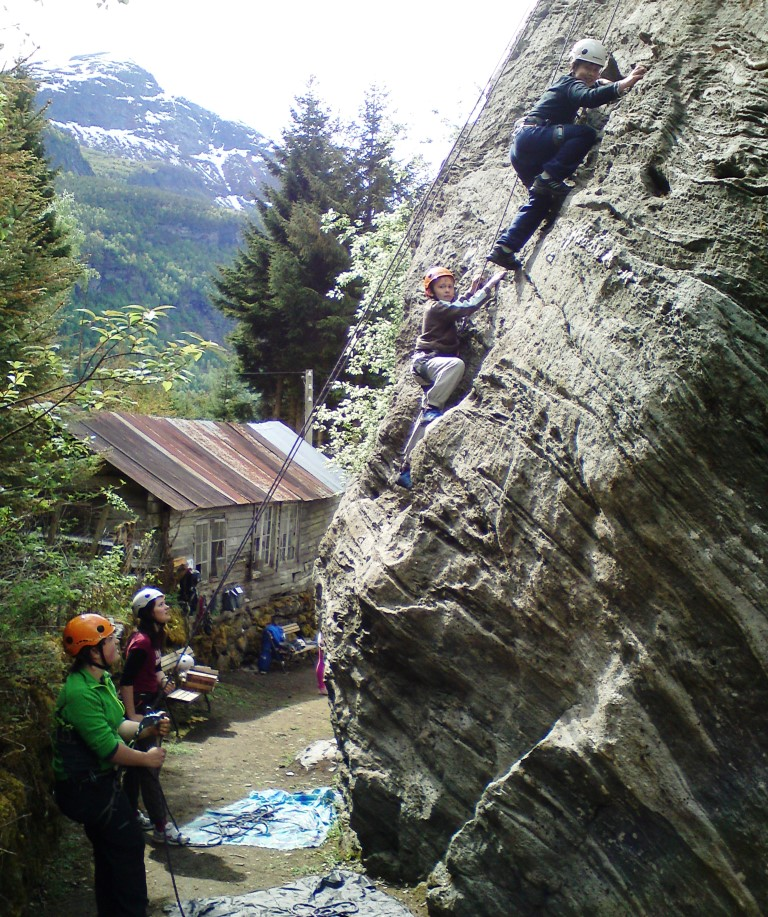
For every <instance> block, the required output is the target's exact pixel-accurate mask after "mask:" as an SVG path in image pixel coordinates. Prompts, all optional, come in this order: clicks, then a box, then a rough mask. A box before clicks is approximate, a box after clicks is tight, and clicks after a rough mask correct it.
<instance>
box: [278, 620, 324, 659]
mask: <svg viewBox="0 0 768 917" xmlns="http://www.w3.org/2000/svg"><path fill="white" fill-rule="evenodd" d="M280 627H282V629H283V633H284V634H285V640H286V644H288V645H287V646H285V647H284V652H282V653H281V654H280V657H279V662H280V665H281V666H282V668H283V670H285V666H286V663H289V662H296V661H298V660H299V659H301V658H303V657H304V656H305V655H306V654H307V653H316V652H317V648H318V647H317V641H316V640H308V639H307V638H306V637H304V636H303V635H302V633H301V628H300V627H299V625H298V624H296V623H291V624H281V625H280ZM298 639H301V641H302V644H303V645H299V646H297V645H296V641H297V640H298Z"/></svg>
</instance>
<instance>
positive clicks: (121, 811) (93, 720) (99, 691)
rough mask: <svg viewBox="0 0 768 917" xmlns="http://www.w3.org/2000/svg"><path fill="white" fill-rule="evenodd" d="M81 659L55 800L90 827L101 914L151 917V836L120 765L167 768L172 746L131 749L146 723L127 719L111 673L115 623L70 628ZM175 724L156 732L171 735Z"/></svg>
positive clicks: (59, 750)
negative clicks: (147, 843) (147, 846)
mask: <svg viewBox="0 0 768 917" xmlns="http://www.w3.org/2000/svg"><path fill="white" fill-rule="evenodd" d="M63 638H64V651H65V652H66V653H67V655H69V656H71V657H72V658H73V660H74V662H73V664H72V669H71V671H70V673H69V675H68V676H67V678H66V681H65V682H64V685H63V687H62V689H61V692H60V693H59V697H58V700H57V702H56V710H55V715H54V724H55V731H54V737H53V738H54V741H53V771H54V775H55V778H56V784H55V787H54V796H55V799H56V802H57V804H58V806H59V808H60V809H61V811H62V812H63V813H64V815H66V816H67V817H68V818H71V819H72V820H73V821H76V822H78V823H79V824H81V825H83V827H84V828H85V833H86V836H87V837H88V840H89V841H90V842H91V844H92V846H93V857H94V864H95V891H96V907H97V915H98V917H146V914H147V878H146V872H145V869H144V837H143V833H142V830H141V827H140V826H139V823H138V821H137V820H136V812H135V809H134V808H133V807H132V806H131V805H129V803H128V799H127V797H126V795H125V793H124V792H123V789H122V787H121V785H120V782H119V780H118V770H117V768H119V767H155V768H157V767H160V765H161V764H162V763H163V760H164V759H165V749H163V748H160V747H154V748H151V749H149V751H137V750H136V749H133V748H130V747H129V746H128V745H127V744H126V742H127V741H130V740H131V739H132V738H133V737H134V736H135V735H136V733H137V731H138V730H139V726H140V724H139V723H137V722H131V721H130V720H126V718H125V708H124V707H123V704H122V703H121V701H120V700H119V698H118V696H117V691H116V690H115V685H114V683H113V682H112V678H111V677H110V674H109V669H110V668H111V666H113V665H114V664H115V662H116V661H117V659H118V658H119V655H120V647H119V644H118V642H117V638H116V634H115V626H114V624H112V623H111V622H110V621H108V620H107V619H106V618H105V617H102V615H99V614H82V615H78V616H77V617H76V618H73V619H72V620H71V621H69V622H68V623H67V625H66V627H65V628H64V634H63ZM168 727H169V723H168V721H167V720H162V721H161V722H160V724H159V725H156V726H152V727H150V728H149V729H146V730H144V734H145V735H146V734H149V732H150V729H156V730H158V731H159V733H160V734H161V735H166V734H167V733H168Z"/></svg>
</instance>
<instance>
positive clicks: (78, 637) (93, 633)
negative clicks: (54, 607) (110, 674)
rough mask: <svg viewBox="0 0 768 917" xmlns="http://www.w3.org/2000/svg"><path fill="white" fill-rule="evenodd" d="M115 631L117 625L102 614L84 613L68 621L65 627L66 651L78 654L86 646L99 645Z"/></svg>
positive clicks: (70, 653) (74, 654)
mask: <svg viewBox="0 0 768 917" xmlns="http://www.w3.org/2000/svg"><path fill="white" fill-rule="evenodd" d="M114 632H115V625H114V624H113V623H112V622H111V621H108V620H107V619H106V618H105V617H103V616H102V615H97V614H90V613H89V614H84V615H78V616H77V617H76V618H72V620H71V621H67V623H66V625H65V627H64V633H63V635H62V636H63V640H64V652H65V653H66V654H67V655H68V656H77V654H78V653H79V652H80V650H81V649H82V648H83V647H84V646H98V645H99V644H100V643H101V641H102V640H104V639H105V638H106V637H108V636H109V635H110V634H113V633H114Z"/></svg>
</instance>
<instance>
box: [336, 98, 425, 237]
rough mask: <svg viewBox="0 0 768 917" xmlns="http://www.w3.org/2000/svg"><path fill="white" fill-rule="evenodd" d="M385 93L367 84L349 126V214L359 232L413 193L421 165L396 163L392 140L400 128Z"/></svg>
mask: <svg viewBox="0 0 768 917" xmlns="http://www.w3.org/2000/svg"><path fill="white" fill-rule="evenodd" d="M387 100H388V93H387V92H386V91H385V90H383V89H381V88H379V87H378V86H371V87H370V88H369V89H368V90H367V92H366V94H365V98H364V100H363V104H362V106H361V107H360V111H359V118H358V120H357V121H356V122H353V123H352V124H350V125H349V127H348V129H347V131H348V134H349V138H350V152H349V160H348V162H349V168H350V170H351V178H350V186H351V187H350V193H351V199H352V207H351V216H352V219H353V221H354V222H356V223H357V224H358V226H359V228H360V230H361V231H362V232H370V231H371V230H372V229H373V226H374V218H375V216H376V214H379V213H389V212H391V211H392V210H394V209H395V208H396V207H397V206H398V205H399V204H401V203H402V202H403V201H404V200H405V199H406V197H408V196H409V195H412V194H413V193H414V190H415V187H416V185H417V184H418V177H419V174H420V172H421V170H422V168H423V167H422V165H421V164H420V163H418V162H413V163H408V164H406V165H401V164H399V163H398V162H397V161H396V159H395V142H396V140H397V139H398V137H399V136H400V134H401V133H402V127H401V126H400V125H398V124H395V123H394V122H393V121H392V119H391V117H390V115H389V112H388V109H387Z"/></svg>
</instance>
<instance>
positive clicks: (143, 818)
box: [136, 809, 155, 831]
mask: <svg viewBox="0 0 768 917" xmlns="http://www.w3.org/2000/svg"><path fill="white" fill-rule="evenodd" d="M136 821H137V822H138V823H139V827H140V828H141V830H142V831H152V830H153V829H154V827H155V826H154V825H153V824H152V819H151V818H149V817H148V816H147V815H145V814H144V813H143V812H142V811H141V809H139V810H138V811H137V812H136Z"/></svg>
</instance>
